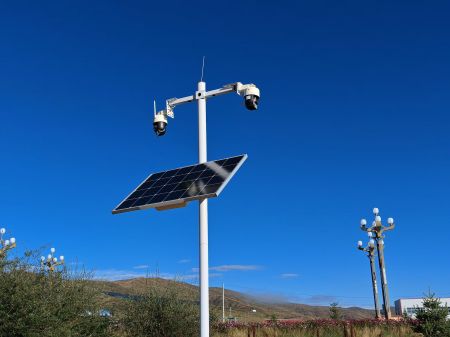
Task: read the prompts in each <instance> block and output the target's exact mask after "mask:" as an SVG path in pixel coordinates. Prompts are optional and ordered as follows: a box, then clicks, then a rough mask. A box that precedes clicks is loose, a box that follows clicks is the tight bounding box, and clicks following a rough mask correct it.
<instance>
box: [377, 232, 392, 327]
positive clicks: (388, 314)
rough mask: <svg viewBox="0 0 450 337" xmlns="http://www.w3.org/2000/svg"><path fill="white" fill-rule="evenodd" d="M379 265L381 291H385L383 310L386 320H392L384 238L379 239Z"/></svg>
mask: <svg viewBox="0 0 450 337" xmlns="http://www.w3.org/2000/svg"><path fill="white" fill-rule="evenodd" d="M377 249H378V264H379V266H380V276H381V290H382V291H383V308H384V316H385V318H386V319H390V318H391V305H390V303H389V291H388V286H387V279H386V266H385V263H384V245H383V238H382V237H377Z"/></svg>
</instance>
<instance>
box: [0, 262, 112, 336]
mask: <svg viewBox="0 0 450 337" xmlns="http://www.w3.org/2000/svg"><path fill="white" fill-rule="evenodd" d="M31 260H32V256H31V255H30V254H28V256H27V257H26V258H24V259H20V260H19V259H16V260H14V261H5V260H1V261H0V337H103V336H105V337H106V336H107V330H108V322H107V319H106V318H104V317H100V315H98V312H99V309H100V308H99V306H98V301H97V299H98V295H99V293H98V292H97V291H96V290H95V289H94V288H93V287H92V285H90V284H88V281H87V279H86V278H85V277H84V276H83V275H71V274H70V273H69V272H68V271H67V270H62V271H60V272H53V273H47V272H44V271H42V270H40V268H39V267H38V266H39V264H38V263H33V262H30V261H31Z"/></svg>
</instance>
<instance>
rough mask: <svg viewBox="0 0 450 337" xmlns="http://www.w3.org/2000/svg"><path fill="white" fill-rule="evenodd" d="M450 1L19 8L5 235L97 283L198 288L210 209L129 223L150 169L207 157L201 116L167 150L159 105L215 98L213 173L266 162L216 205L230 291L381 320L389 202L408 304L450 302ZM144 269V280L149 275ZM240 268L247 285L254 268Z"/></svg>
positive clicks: (9, 16) (172, 136) (399, 283)
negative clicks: (370, 251) (227, 91)
mask: <svg viewBox="0 0 450 337" xmlns="http://www.w3.org/2000/svg"><path fill="white" fill-rule="evenodd" d="M449 16H450V4H449V3H448V2H446V1H433V2H425V1H405V2H399V1H397V2H395V3H393V2H392V1H362V2H361V1H352V2H346V3H345V4H343V3H339V4H337V3H336V2H335V1H315V2H311V1H296V2H294V1H292V2H278V3H277V4H276V5H275V4H266V3H264V2H263V1H230V2H220V3H217V4H211V3H210V2H196V3H192V2H187V1H178V2H172V1H159V2H152V3H151V2H148V1H141V2H139V1H127V2H123V1H94V2H92V1H89V2H76V3H75V2H68V1H50V2H39V3H37V2H35V1H29V2H14V3H11V2H9V3H6V2H3V3H1V4H0V27H1V29H0V43H1V53H0V67H1V77H0V114H1V121H0V154H1V165H0V176H1V180H0V181H1V184H0V186H1V193H0V199H1V200H0V222H1V224H4V225H5V226H6V227H7V228H8V230H9V233H11V234H13V235H14V236H16V237H17V240H18V244H19V248H18V249H17V253H21V252H23V249H24V248H38V247H42V246H46V247H47V248H49V247H50V246H55V247H56V248H57V252H58V253H63V254H64V255H65V256H66V257H67V259H68V261H69V262H73V261H75V260H78V261H79V262H81V263H83V264H84V265H86V267H88V268H89V269H94V270H96V273H97V277H108V278H111V279H114V278H121V277H129V276H138V275H145V273H146V270H147V267H145V266H146V265H148V266H149V267H148V269H149V271H150V273H155V270H156V269H157V268H158V269H159V271H160V274H161V275H163V276H167V277H172V276H173V275H176V276H184V277H185V279H186V280H189V281H190V282H194V283H195V282H196V280H195V278H194V279H193V278H192V277H193V276H192V275H193V274H195V268H196V267H198V263H197V256H198V248H197V244H198V227H197V226H198V225H197V205H196V204H195V203H192V204H190V205H189V206H188V207H186V208H184V209H177V210H172V211H167V212H157V211H154V210H150V211H140V212H132V213H127V214H120V215H111V210H112V209H113V208H114V207H115V206H116V205H117V203H118V202H119V201H120V200H121V199H122V198H123V197H124V196H126V195H127V194H128V193H129V191H130V190H131V189H133V188H134V187H135V186H136V185H137V184H138V183H139V182H140V181H141V180H142V179H143V178H144V177H146V176H147V175H148V174H149V173H151V172H154V171H159V170H164V169H168V168H171V167H177V166H182V165H189V164H192V163H194V162H195V161H196V159H197V116H196V106H195V105H194V104H192V105H188V106H184V107H180V108H177V109H176V110H175V114H176V118H175V120H170V121H169V127H168V132H167V135H166V136H165V137H162V138H156V137H155V136H154V134H153V132H152V100H153V98H156V99H157V102H158V105H159V107H162V104H163V102H164V100H165V99H166V98H170V97H173V96H178V97H181V96H184V95H188V94H192V93H193V92H194V90H195V88H196V82H197V81H198V79H199V77H200V66H201V58H202V56H203V55H206V58H207V59H206V70H205V79H206V82H207V87H208V88H210V89H212V88H217V87H220V86H221V85H223V84H226V83H231V82H235V81H242V82H244V83H248V82H253V83H256V84H257V85H258V86H259V87H260V88H261V93H262V97H261V105H260V109H259V110H258V111H256V112H249V111H247V110H246V109H245V108H244V107H243V106H242V100H241V99H240V98H239V97H237V96H231V95H230V96H224V97H221V98H216V99H213V100H211V101H209V103H208V142H209V143H208V150H209V153H208V155H209V158H210V159H219V158H222V157H227V156H231V155H237V154H241V153H247V154H248V156H249V158H248V160H247V161H246V163H245V164H244V166H243V167H242V168H241V170H240V172H238V174H237V175H236V176H235V178H234V179H233V180H232V181H231V183H230V184H229V185H228V186H227V188H226V190H225V191H224V192H223V193H222V194H221V196H220V198H218V199H215V200H211V201H210V264H211V266H212V267H213V268H212V271H211V274H212V277H211V284H212V285H221V283H222V282H225V284H226V286H227V287H229V288H232V289H236V290H241V291H245V292H251V293H256V294H264V295H265V296H269V297H275V298H279V297H283V298H287V299H290V300H295V301H301V302H305V303H312V304H324V305H328V304H329V303H330V302H332V301H334V300H337V301H338V302H339V303H341V304H342V305H348V306H349V305H360V306H370V305H372V298H371V288H370V275H369V265H368V261H367V259H366V258H365V257H364V256H363V254H362V253H361V252H359V251H357V250H356V241H357V240H359V239H364V240H365V239H366V237H365V235H364V233H363V232H362V231H360V230H359V220H360V218H361V217H367V218H370V219H371V209H372V208H373V207H375V206H376V207H379V208H380V210H381V215H382V216H383V219H386V217H387V216H392V217H394V218H395V219H396V222H397V228H396V229H395V231H393V232H389V233H388V235H387V238H386V262H387V274H388V275H387V276H388V281H389V285H390V291H391V298H392V300H395V299H396V298H399V297H403V296H408V297H415V296H421V295H422V294H423V292H424V291H427V289H428V287H431V288H432V290H434V291H436V292H437V294H438V295H440V296H449V295H450V288H449V284H450V282H449V281H450V268H448V266H449V260H450V252H449V249H448V242H449V237H450V226H449V225H450V206H449V188H450V173H449V172H450V170H449V168H450V165H449V164H450V150H449V149H450V136H449V131H448V129H449V125H450V117H449V112H450V100H449V98H450V96H449V92H450V62H449V60H450V43H449V41H450V21H449V19H448V18H449ZM136 267H141V268H136ZM236 269H239V270H236Z"/></svg>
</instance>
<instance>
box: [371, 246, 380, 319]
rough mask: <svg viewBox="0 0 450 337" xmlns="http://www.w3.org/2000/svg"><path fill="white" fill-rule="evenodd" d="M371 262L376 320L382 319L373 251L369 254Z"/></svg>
mask: <svg viewBox="0 0 450 337" xmlns="http://www.w3.org/2000/svg"><path fill="white" fill-rule="evenodd" d="M369 260H370V273H371V274H372V288H373V301H374V303H375V317H376V319H380V318H381V313H380V301H379V299H378V286H377V272H376V270H375V261H374V252H373V249H372V250H371V251H370V252H369Z"/></svg>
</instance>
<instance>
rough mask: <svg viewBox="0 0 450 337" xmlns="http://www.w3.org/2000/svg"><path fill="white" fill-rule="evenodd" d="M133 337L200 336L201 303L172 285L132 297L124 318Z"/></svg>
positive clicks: (125, 328) (123, 321)
mask: <svg viewBox="0 0 450 337" xmlns="http://www.w3.org/2000/svg"><path fill="white" fill-rule="evenodd" d="M121 323H122V324H121V326H122V327H123V329H124V330H125V334H126V336H130V337H147V336H148V337H194V336H195V337H197V336H199V334H200V332H199V325H200V316H199V307H198V306H197V305H196V304H195V303H193V302H190V301H188V300H186V299H183V298H181V297H180V296H179V295H178V293H177V291H176V290H175V289H174V288H172V287H170V286H169V287H167V288H165V289H162V290H156V289H154V288H151V289H148V290H146V292H145V293H144V294H142V295H140V296H137V297H136V298H135V299H132V300H129V303H128V308H127V310H126V313H125V315H124V317H123V319H122V321H121Z"/></svg>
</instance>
